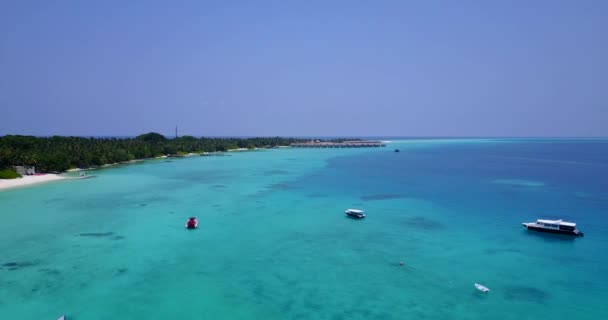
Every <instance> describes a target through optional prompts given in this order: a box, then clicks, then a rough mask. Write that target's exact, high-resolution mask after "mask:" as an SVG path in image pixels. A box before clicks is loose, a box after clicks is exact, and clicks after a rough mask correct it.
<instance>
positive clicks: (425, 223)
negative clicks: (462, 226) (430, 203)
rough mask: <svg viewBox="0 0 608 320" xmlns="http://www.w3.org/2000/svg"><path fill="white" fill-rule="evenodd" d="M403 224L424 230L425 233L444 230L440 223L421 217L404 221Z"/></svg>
mask: <svg viewBox="0 0 608 320" xmlns="http://www.w3.org/2000/svg"><path fill="white" fill-rule="evenodd" d="M405 224H406V225H409V226H411V227H414V228H416V229H420V230H426V231H436V230H442V229H445V225H444V224H443V223H441V222H438V221H435V220H432V219H429V218H426V217H423V216H416V217H410V218H407V219H405Z"/></svg>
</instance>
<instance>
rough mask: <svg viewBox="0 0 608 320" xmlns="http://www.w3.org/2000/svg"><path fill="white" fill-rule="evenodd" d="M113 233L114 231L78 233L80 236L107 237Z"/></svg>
mask: <svg viewBox="0 0 608 320" xmlns="http://www.w3.org/2000/svg"><path fill="white" fill-rule="evenodd" d="M113 235H114V232H85V233H81V234H79V236H81V237H109V236H113Z"/></svg>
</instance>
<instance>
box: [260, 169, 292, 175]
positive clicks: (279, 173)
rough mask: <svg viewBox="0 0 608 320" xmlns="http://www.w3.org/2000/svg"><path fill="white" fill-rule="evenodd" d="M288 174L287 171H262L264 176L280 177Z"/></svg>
mask: <svg viewBox="0 0 608 320" xmlns="http://www.w3.org/2000/svg"><path fill="white" fill-rule="evenodd" d="M286 174H289V171H287V170H268V171H264V175H268V176H280V175H286Z"/></svg>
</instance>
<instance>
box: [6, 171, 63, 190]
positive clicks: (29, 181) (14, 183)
mask: <svg viewBox="0 0 608 320" xmlns="http://www.w3.org/2000/svg"><path fill="white" fill-rule="evenodd" d="M65 178H66V177H64V176H61V175H58V174H43V175H38V176H23V177H22V178H18V179H0V190H5V189H12V188H17V187H23V186H28V185H33V184H37V183H43V182H48V181H55V180H61V179H65Z"/></svg>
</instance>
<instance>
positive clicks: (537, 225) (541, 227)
mask: <svg viewBox="0 0 608 320" xmlns="http://www.w3.org/2000/svg"><path fill="white" fill-rule="evenodd" d="M522 225H523V226H524V228H526V229H528V230H534V231H540V232H549V233H558V234H566V235H571V236H577V237H582V236H583V235H584V234H583V233H582V232H581V231H580V230H578V229H577V228H576V223H574V222H566V221H562V219H559V220H543V219H538V220H536V222H524V223H522Z"/></svg>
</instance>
